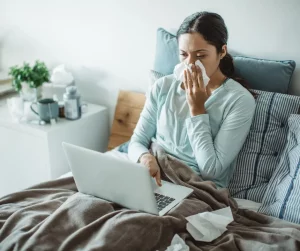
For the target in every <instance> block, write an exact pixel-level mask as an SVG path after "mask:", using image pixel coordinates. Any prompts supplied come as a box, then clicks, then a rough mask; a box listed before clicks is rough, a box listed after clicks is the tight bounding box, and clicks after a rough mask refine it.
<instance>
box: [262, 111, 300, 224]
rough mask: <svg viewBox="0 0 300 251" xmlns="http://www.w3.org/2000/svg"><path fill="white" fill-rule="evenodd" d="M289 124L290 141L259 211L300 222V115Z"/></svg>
mask: <svg viewBox="0 0 300 251" xmlns="http://www.w3.org/2000/svg"><path fill="white" fill-rule="evenodd" d="M288 125H289V134H288V142H287V144H286V147H285V150H284V153H283V154H282V157H281V161H280V164H279V165H278V166H277V168H276V170H275V172H274V174H273V176H272V177H271V179H270V182H269V184H268V187H267V190H266V193H265V196H264V198H263V201H262V206H261V207H260V208H259V212H261V213H264V214H268V215H271V216H274V217H278V218H279V219H284V220H287V221H291V222H294V223H298V224H300V214H299V207H300V198H299V193H300V191H299V190H300V176H299V174H300V172H299V171H300V169H299V167H300V115H298V114H292V115H291V116H290V118H289V121H288Z"/></svg>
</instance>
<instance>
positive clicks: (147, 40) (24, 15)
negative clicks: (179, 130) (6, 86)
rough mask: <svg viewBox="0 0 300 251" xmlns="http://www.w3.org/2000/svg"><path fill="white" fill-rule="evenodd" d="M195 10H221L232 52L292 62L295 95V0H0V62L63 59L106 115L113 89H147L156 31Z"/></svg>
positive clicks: (298, 90)
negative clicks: (106, 107)
mask: <svg viewBox="0 0 300 251" xmlns="http://www.w3.org/2000/svg"><path fill="white" fill-rule="evenodd" d="M202 10H209V11H214V12H218V13H219V14H221V15H222V16H223V18H224V19H225V22H226V24H227V27H228V30H229V36H230V38H229V47H230V48H231V49H233V50H234V51H236V52H238V53H241V54H244V55H248V56H254V57H259V58H267V59H277V60H278V59H280V60H281V59H282V60H284V59H293V60H295V61H296V63H297V64H298V66H297V69H296V71H295V73H294V79H293V86H292V89H291V90H292V91H293V93H295V94H298V95H300V50H299V48H300V42H299V41H300V28H299V23H300V15H299V13H300V1H299V0H264V1H262V0H228V1H223V0H189V1H183V0H181V1H180V0H164V1H162V0H151V1H150V0H149V1H146V0H126V1H122V0H119V1H118V0H109V1H101V0H51V1H50V0H49V1H46V0H44V1H42V0H27V1H22V0H0V67H2V69H4V70H7V69H8V67H9V66H11V65H13V64H20V63H22V62H23V61H24V60H26V61H34V60H35V59H41V60H43V61H46V63H47V64H48V65H49V66H50V67H53V66H55V65H56V64H59V63H65V64H66V65H67V66H68V67H69V68H70V69H71V70H72V71H73V73H74V75H75V77H76V82H77V84H78V86H79V88H80V91H81V93H82V95H83V96H84V97H85V99H86V100H88V101H91V102H95V103H98V104H103V105H106V106H108V107H109V108H110V114H111V117H112V116H113V111H114V105H115V103H116V98H117V92H118V90H119V89H127V90H133V91H145V90H146V88H147V85H148V70H149V69H151V67H152V64H153V59H154V51H155V41H156V40H155V39H156V38H155V36H156V29H157V28H158V27H165V28H167V29H173V30H174V29H176V28H178V27H179V25H180V23H181V22H182V21H183V19H184V18H185V17H186V16H187V15H189V14H191V13H193V12H196V11H202Z"/></svg>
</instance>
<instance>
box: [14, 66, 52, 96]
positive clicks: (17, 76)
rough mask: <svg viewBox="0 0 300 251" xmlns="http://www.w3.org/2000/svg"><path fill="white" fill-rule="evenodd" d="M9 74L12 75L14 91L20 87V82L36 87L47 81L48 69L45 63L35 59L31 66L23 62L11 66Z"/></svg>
mask: <svg viewBox="0 0 300 251" xmlns="http://www.w3.org/2000/svg"><path fill="white" fill-rule="evenodd" d="M9 75H10V76H12V78H13V81H12V85H13V87H14V88H15V90H16V91H18V92H19V91H20V90H21V89H22V82H25V83H27V84H28V85H29V87H30V88H37V87H39V86H41V85H43V83H45V82H49V76H50V74H49V70H48V68H47V66H46V65H45V63H43V62H40V61H36V62H35V64H34V66H33V67H31V66H30V65H29V64H28V63H26V62H24V64H23V66H20V67H19V66H17V65H16V66H13V67H11V68H10V71H9Z"/></svg>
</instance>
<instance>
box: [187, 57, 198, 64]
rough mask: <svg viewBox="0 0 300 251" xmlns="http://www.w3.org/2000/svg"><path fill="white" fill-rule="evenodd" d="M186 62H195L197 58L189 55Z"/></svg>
mask: <svg viewBox="0 0 300 251" xmlns="http://www.w3.org/2000/svg"><path fill="white" fill-rule="evenodd" d="M185 62H186V63H187V64H195V62H196V60H195V58H194V57H192V56H188V57H187V58H186V60H185Z"/></svg>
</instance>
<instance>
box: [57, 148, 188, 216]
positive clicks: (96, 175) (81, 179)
mask: <svg viewBox="0 0 300 251" xmlns="http://www.w3.org/2000/svg"><path fill="white" fill-rule="evenodd" d="M62 145H63V149H64V151H65V154H66V156H67V160H68V163H69V166H70V168H71V170H72V173H73V176H74V180H75V183H76V186H77V188H78V191H79V192H81V193H85V194H89V195H93V196H96V197H99V198H102V199H105V200H108V201H112V202H115V203H118V204H120V205H122V206H124V207H126V208H130V209H133V210H140V211H144V212H147V213H151V214H156V215H164V214H165V213H167V212H168V211H169V210H170V209H171V208H173V207H174V206H176V205H177V204H178V203H179V202H181V201H182V200H183V199H184V198H186V197H187V196H189V195H190V194H191V193H192V192H193V190H192V189H190V188H187V187H184V186H180V185H174V184H172V183H170V182H166V181H162V186H161V187H159V186H158V185H157V184H156V181H155V180H154V179H153V178H152V177H151V176H150V174H149V171H148V169H147V168H146V167H144V166H143V165H141V164H137V163H133V162H131V161H127V160H121V159H118V158H116V157H112V156H107V155H105V154H103V153H99V152H96V151H92V150H89V149H86V148H82V147H79V146H75V145H71V144H68V143H62Z"/></svg>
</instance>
